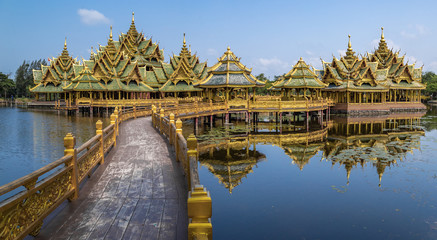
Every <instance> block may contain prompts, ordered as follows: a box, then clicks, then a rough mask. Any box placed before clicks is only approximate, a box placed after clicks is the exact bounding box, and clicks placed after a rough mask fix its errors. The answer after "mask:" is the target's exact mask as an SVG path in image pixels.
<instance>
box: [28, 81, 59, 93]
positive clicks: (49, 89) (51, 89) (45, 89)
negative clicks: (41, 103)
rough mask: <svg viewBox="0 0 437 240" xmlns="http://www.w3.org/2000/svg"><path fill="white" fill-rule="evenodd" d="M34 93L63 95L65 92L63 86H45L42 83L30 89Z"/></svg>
mask: <svg viewBox="0 0 437 240" xmlns="http://www.w3.org/2000/svg"><path fill="white" fill-rule="evenodd" d="M30 91H31V92H33V93H62V92H64V91H63V89H62V86H61V84H59V85H57V86H55V85H54V84H52V83H48V84H47V85H45V86H44V84H42V83H40V84H38V85H36V86H35V87H33V88H31V89H30Z"/></svg>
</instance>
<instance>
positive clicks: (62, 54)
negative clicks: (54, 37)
mask: <svg viewBox="0 0 437 240" xmlns="http://www.w3.org/2000/svg"><path fill="white" fill-rule="evenodd" d="M68 57H69V55H68V50H67V37H65V41H64V50H62V53H61V58H64V60H65V59H67V58H68Z"/></svg>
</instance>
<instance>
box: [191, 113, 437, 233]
mask: <svg viewBox="0 0 437 240" xmlns="http://www.w3.org/2000/svg"><path fill="white" fill-rule="evenodd" d="M422 115H423V114H411V113H409V114H408V115H402V114H397V115H390V116H386V117H380V118H378V117H376V118H375V117H372V118H338V119H333V120H332V121H331V122H328V123H327V124H326V125H325V126H324V127H320V125H319V124H317V123H318V122H317V121H315V124H313V125H311V128H310V131H309V132H306V128H305V127H302V124H301V125H300V126H299V124H296V126H293V122H292V123H291V124H289V123H284V124H282V126H281V125H278V124H275V123H270V122H263V123H258V124H257V125H255V126H254V125H252V126H246V124H245V123H244V122H231V124H230V125H228V126H226V125H222V124H220V120H218V121H217V122H216V123H215V124H216V125H215V127H214V128H212V129H211V128H210V126H209V125H208V124H205V126H203V128H201V129H199V131H198V132H199V134H198V139H199V151H200V159H199V164H200V165H201V166H204V168H202V167H201V168H199V176H200V181H201V183H202V184H204V185H206V187H207V188H208V189H209V190H210V192H211V195H212V199H213V218H212V221H213V228H214V231H215V232H214V234H215V236H216V237H217V238H219V239H241V238H246V239H342V238H344V237H345V236H348V239H437V230H436V229H437V228H435V222H436V221H435V219H437V205H436V204H435V203H436V202H437V194H436V192H437V182H436V181H437V177H435V175H436V174H435V172H436V171H437V162H436V161H435V160H434V159H435V155H436V154H437V152H436V148H435V143H436V142H437V140H436V139H437V131H432V130H431V129H437V121H436V120H437V117H436V114H433V113H432V112H431V113H428V114H427V115H426V116H424V117H422ZM422 125H423V126H425V128H423V127H422ZM428 129H429V130H431V131H429V130H428ZM281 132H282V133H281ZM425 133H426V134H425ZM378 178H379V179H378ZM217 179H218V181H217ZM381 179H382V182H381ZM381 184H382V186H381ZM378 186H379V187H378ZM229 193H232V194H229ZM258 226H263V227H262V228H259V227H258ZM232 229H235V230H232ZM314 229H317V231H314ZM333 229H335V231H334V230H333Z"/></svg>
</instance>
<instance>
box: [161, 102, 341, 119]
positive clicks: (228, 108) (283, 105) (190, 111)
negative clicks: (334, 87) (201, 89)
mask: <svg viewBox="0 0 437 240" xmlns="http://www.w3.org/2000/svg"><path fill="white" fill-rule="evenodd" d="M333 105H334V102H333V101H332V100H330V99H317V100H289V101H280V100H274V101H273V100H268V101H267V100H266V101H250V100H231V101H226V102H216V103H213V102H211V101H210V102H197V101H195V102H194V103H192V104H175V105H174V106H172V107H167V108H165V113H170V112H171V113H173V114H175V116H176V117H178V118H192V117H198V116H207V115H212V114H222V113H229V112H233V111H248V112H307V111H319V110H325V109H328V107H330V106H333ZM161 109H162V108H161Z"/></svg>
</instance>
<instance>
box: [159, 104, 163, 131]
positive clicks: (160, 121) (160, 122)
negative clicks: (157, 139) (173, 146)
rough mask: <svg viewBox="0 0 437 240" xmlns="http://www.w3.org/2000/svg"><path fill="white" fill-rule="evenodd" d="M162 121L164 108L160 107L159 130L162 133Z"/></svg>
mask: <svg viewBox="0 0 437 240" xmlns="http://www.w3.org/2000/svg"><path fill="white" fill-rule="evenodd" d="M163 122H164V109H162V108H161V110H159V131H160V132H161V133H162V132H163V129H162V126H163V125H164V124H163Z"/></svg>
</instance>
